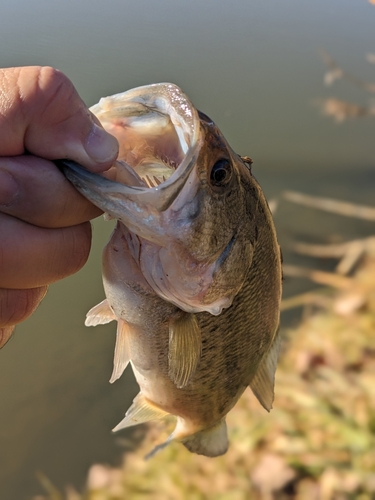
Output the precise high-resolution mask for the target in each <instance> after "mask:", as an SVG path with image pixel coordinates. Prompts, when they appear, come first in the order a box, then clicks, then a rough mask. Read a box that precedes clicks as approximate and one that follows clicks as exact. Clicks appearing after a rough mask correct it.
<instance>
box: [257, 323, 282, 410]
mask: <svg viewBox="0 0 375 500" xmlns="http://www.w3.org/2000/svg"><path fill="white" fill-rule="evenodd" d="M280 343H281V335H280V332H279V331H278V332H277V333H276V336H275V339H274V341H273V343H272V346H271V348H270V350H269V351H268V353H267V355H266V356H265V358H263V360H262V361H261V363H260V365H259V368H258V370H257V372H256V374H255V376H254V378H253V379H252V381H251V382H250V388H251V390H252V391H253V393H254V395H255V396H256V397H257V399H258V401H259V403H260V404H261V405H262V406H263V407H264V408H265V409H266V410H267V411H270V410H271V408H272V403H273V399H274V385H275V372H276V368H277V361H278V358H279V351H280Z"/></svg>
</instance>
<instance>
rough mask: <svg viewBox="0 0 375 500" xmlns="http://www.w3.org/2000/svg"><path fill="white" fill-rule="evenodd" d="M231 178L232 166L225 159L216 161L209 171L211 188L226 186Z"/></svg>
mask: <svg viewBox="0 0 375 500" xmlns="http://www.w3.org/2000/svg"><path fill="white" fill-rule="evenodd" d="M231 178H232V165H231V163H230V162H229V160H227V159H226V158H221V159H220V160H218V161H217V162H216V163H215V164H214V166H213V167H212V169H211V174H210V182H211V185H212V186H216V187H223V186H226V185H227V184H228V183H229V181H230V180H231Z"/></svg>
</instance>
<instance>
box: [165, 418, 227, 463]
mask: <svg viewBox="0 0 375 500" xmlns="http://www.w3.org/2000/svg"><path fill="white" fill-rule="evenodd" d="M172 436H173V437H174V438H175V439H178V434H177V433H173V434H172ZM180 441H181V443H182V444H183V445H184V446H185V447H186V448H187V449H188V450H189V451H191V452H192V453H197V454H198V455H204V456H206V457H218V456H220V455H224V453H226V451H227V450H228V444H229V443H228V433H227V424H226V422H225V419H223V420H221V421H220V422H219V423H218V424H216V425H215V426H214V427H210V428H209V429H203V430H201V431H198V432H195V433H194V434H191V435H190V436H186V437H183V438H180Z"/></svg>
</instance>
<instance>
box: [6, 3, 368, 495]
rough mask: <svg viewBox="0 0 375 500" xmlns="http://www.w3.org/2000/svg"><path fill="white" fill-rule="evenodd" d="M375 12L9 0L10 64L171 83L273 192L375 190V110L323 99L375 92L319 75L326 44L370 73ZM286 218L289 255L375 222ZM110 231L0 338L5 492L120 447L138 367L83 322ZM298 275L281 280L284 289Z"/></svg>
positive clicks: (103, 331)
mask: <svg viewBox="0 0 375 500" xmlns="http://www.w3.org/2000/svg"><path fill="white" fill-rule="evenodd" d="M374 26H375V7H373V6H371V5H370V3H368V2H367V1H365V0H352V1H349V0H331V1H330V2H327V1H326V0H317V1H315V2H310V1H305V0H302V1H301V0H285V1H284V2H276V1H275V0H234V1H231V2H224V1H217V0H216V1H214V0H204V1H203V2H202V1H201V0H199V1H197V0H189V1H188V0H179V1H177V2H176V0H153V1H151V0H148V1H147V0H121V1H120V0H107V1H106V2H104V1H100V0H90V1H87V0H78V1H77V0H76V1H72V0H66V1H64V2H61V1H56V0H36V1H29V2H25V1H22V0H13V1H12V2H3V5H2V13H1V16H0V42H1V46H2V51H1V53H0V67H6V66H20V65H32V64H41V65H51V66H54V67H57V68H59V69H61V70H62V71H64V72H65V73H66V74H67V75H68V76H69V77H70V79H71V80H72V81H73V82H74V84H75V86H76V87H77V89H78V91H79V92H80V94H81V95H82V97H83V99H84V100H85V102H86V103H87V104H89V105H92V104H94V103H95V102H97V101H98V100H99V98H100V97H101V96H105V95H110V94H113V93H117V92H121V91H124V90H126V89H129V88H132V87H135V86H138V85H144V84H148V83H155V82H161V81H171V82H174V83H176V84H178V85H179V86H180V87H182V89H183V90H184V91H185V92H186V94H187V95H188V96H189V97H190V98H191V100H192V101H193V103H194V104H195V105H196V107H197V108H199V109H201V110H202V111H204V112H205V113H207V114H208V115H209V116H210V117H211V118H213V119H214V121H215V122H216V123H217V124H218V126H219V127H220V128H221V130H222V131H223V133H224V135H225V136H226V138H227V139H228V141H229V142H230V144H231V146H232V147H233V148H234V149H235V150H236V151H237V152H238V153H240V154H243V155H245V154H247V155H250V156H251V157H252V158H253V159H254V160H255V163H254V173H255V175H256V177H257V178H258V180H259V181H260V183H261V185H262V186H263V188H264V191H265V193H266V195H267V197H268V198H274V197H277V196H279V194H280V193H281V192H282V191H283V190H284V189H287V188H288V189H298V190H301V191H304V192H306V193H310V194H318V195H326V196H332V197H337V198H342V199H347V200H351V201H354V202H360V203H367V204H371V203H374V195H373V193H374V181H375V173H374V121H373V119H371V118H363V119H360V120H352V121H347V122H345V123H343V124H341V125H337V124H335V123H334V122H333V121H332V120H330V119H328V118H326V117H323V116H322V115H321V114H320V113H319V110H318V108H317V107H316V106H314V101H315V100H316V99H318V98H322V97H323V98H324V97H329V96H336V97H338V98H341V99H348V100H349V101H352V102H357V103H359V104H363V105H366V104H367V101H368V95H366V94H365V93H364V92H363V91H361V90H360V89H356V88H352V87H350V85H348V84H346V83H345V82H339V83H338V84H337V85H335V86H334V87H333V88H328V89H327V88H326V87H324V85H323V74H324V72H325V70H326V68H325V66H324V63H323V62H322V59H321V57H320V56H319V49H321V48H324V49H326V50H327V51H328V52H330V54H331V55H332V56H333V57H334V58H335V59H336V60H337V61H338V62H339V63H340V64H341V65H342V66H344V67H345V68H346V69H347V70H348V71H350V72H351V73H353V74H357V75H359V76H362V77H363V78H365V79H371V78H372V77H374V75H375V72H374V71H373V70H374V69H375V68H374V66H373V65H372V66H371V65H370V64H368V63H367V62H366V60H365V55H366V53H368V52H375V39H374V33H375V30H374ZM374 80H375V77H374ZM276 224H277V227H278V230H279V236H280V240H281V242H282V243H284V245H285V247H286V250H285V252H284V253H285V259H286V260H288V261H291V259H292V258H293V256H292V255H291V254H289V253H288V246H287V243H288V241H290V240H291V239H292V238H301V239H314V238H316V239H319V238H320V239H321V240H323V241H324V240H327V239H328V238H330V237H331V236H332V234H333V233H335V234H341V235H342V236H343V237H344V238H349V237H355V236H359V235H363V234H369V233H370V232H371V231H372V224H370V223H368V222H362V221H355V220H353V221H350V220H343V219H340V218H339V217H334V216H330V215H324V214H317V213H314V212H313V211H309V210H307V209H301V208H299V207H297V206H292V205H288V204H287V203H286V202H282V203H281V205H280V208H279V210H278V212H277V214H276ZM110 231H111V223H105V222H104V221H103V220H97V221H95V222H94V243H93V250H92V253H91V257H90V259H89V262H88V264H87V265H86V266H85V268H84V269H83V270H82V271H80V272H79V273H78V274H77V275H75V276H73V277H71V278H69V279H66V280H64V281H63V282H61V283H58V284H55V285H53V286H51V288H50V291H49V293H48V295H47V297H46V299H45V300H44V302H43V304H42V305H41V307H40V308H39V309H38V311H37V312H36V314H34V316H33V317H32V318H31V319H29V320H28V321H26V322H25V323H24V324H22V325H20V326H19V327H18V328H17V331H16V332H17V333H16V335H15V336H14V338H13V339H12V340H11V341H10V342H9V343H8V345H7V346H6V347H5V348H4V349H3V350H2V351H0V498H1V499H4V500H23V499H27V498H31V497H32V496H33V495H35V494H37V493H38V492H41V491H42V489H41V487H40V485H39V483H38V481H37V479H36V472H38V471H42V472H43V473H45V474H46V475H47V476H48V477H49V478H50V479H51V480H52V481H53V482H54V483H55V484H56V485H57V486H59V487H60V486H62V485H65V484H67V483H73V484H75V485H76V486H77V487H80V486H82V484H83V482H84V480H85V476H86V472H87V470H88V468H89V467H90V465H91V464H92V463H95V462H104V463H110V464H115V463H117V462H118V461H119V460H120V458H121V454H122V452H123V447H124V442H123V441H124V435H126V434H125V433H123V434H122V435H113V434H111V432H110V430H111V428H112V427H114V425H116V424H117V423H118V422H119V421H120V420H121V419H122V417H123V414H124V412H125V410H126V409H127V407H128V406H129V405H130V402H131V400H132V398H133V397H134V396H135V394H136V392H137V387H136V384H135V382H134V380H133V377H132V374H131V373H130V371H128V370H127V371H126V373H125V375H124V376H123V377H122V378H121V379H120V380H119V381H118V382H116V383H115V384H113V385H110V384H109V383H108V379H109V377H110V374H111V364H112V353H113V345H114V333H115V332H114V327H113V326H112V325H111V324H110V325H106V326H104V327H98V328H96V329H87V328H85V327H84V326H83V321H84V317H85V313H86V311H87V310H88V309H89V308H90V307H91V306H92V305H94V304H96V303H97V302H98V301H100V300H102V298H103V291H102V286H101V275H100V259H101V257H100V254H101V249H102V247H103V245H104V243H105V241H106V240H107V239H108V235H109V233H110ZM0 236H1V235H0ZM327 265H329V264H327ZM301 286H303V285H301ZM295 290H296V287H294V288H293V284H289V283H288V281H287V283H286V293H287V294H290V293H293V292H294V291H295Z"/></svg>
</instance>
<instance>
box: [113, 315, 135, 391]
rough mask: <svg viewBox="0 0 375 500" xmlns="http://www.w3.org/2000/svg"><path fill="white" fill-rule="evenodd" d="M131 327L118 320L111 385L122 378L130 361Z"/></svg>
mask: <svg viewBox="0 0 375 500" xmlns="http://www.w3.org/2000/svg"><path fill="white" fill-rule="evenodd" d="M128 333H129V326H128V324H127V323H126V322H125V321H124V320H123V319H118V322H117V334H116V345H115V354H114V357H113V372H112V375H111V378H110V380H109V381H110V383H111V384H113V382H114V381H115V380H117V379H118V378H120V377H121V375H122V374H123V372H124V370H125V368H126V367H127V366H128V363H129V361H130V350H129V335H128Z"/></svg>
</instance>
